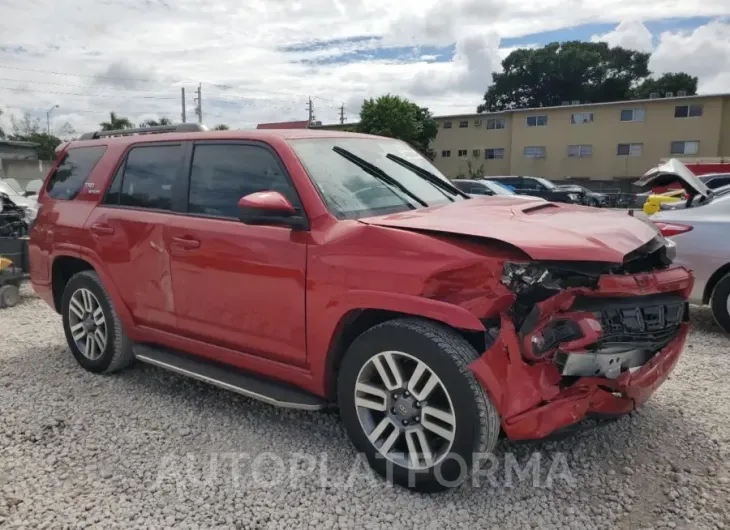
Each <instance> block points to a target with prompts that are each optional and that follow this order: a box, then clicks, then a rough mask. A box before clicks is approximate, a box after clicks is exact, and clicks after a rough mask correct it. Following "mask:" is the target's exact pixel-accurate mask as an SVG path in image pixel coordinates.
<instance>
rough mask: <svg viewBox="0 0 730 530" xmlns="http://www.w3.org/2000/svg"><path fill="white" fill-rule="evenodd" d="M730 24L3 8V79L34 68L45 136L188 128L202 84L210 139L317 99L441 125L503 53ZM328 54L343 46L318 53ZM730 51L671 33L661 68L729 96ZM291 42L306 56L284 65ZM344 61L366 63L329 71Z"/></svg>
mask: <svg viewBox="0 0 730 530" xmlns="http://www.w3.org/2000/svg"><path fill="white" fill-rule="evenodd" d="M727 12H728V8H727V0H705V1H704V2H702V3H699V4H688V3H679V2H676V1H675V0H650V1H649V2H644V3H641V2H636V1H635V0H631V1H630V0H608V1H607V0H601V1H599V0H542V1H541V2H540V3H539V4H536V3H535V2H534V1H533V0H515V1H513V2H507V3H505V2H497V0H486V1H485V0H428V1H427V2H426V3H422V2H417V1H416V0H401V1H399V2H393V1H392V0H362V1H360V2H354V1H346V0H306V1H304V0H210V1H209V2H205V3H202V4H201V3H200V2H199V1H197V0H175V1H174V2H173V1H171V0H38V1H36V2H33V3H30V2H25V1H24V0H4V1H3V9H2V17H1V18H0V35H2V43H0V66H6V67H8V66H9V67H15V68H21V69H23V70H13V69H8V68H0V107H1V108H3V109H4V110H5V111H6V112H13V113H21V112H23V111H31V112H33V113H34V114H35V115H36V116H38V117H40V118H41V119H42V122H43V123H45V113H46V110H47V109H48V108H50V107H51V106H52V105H54V104H58V105H59V106H60V107H59V108H58V109H56V110H54V111H53V114H52V116H53V124H54V125H55V126H60V125H61V124H62V123H63V122H65V121H69V122H70V123H71V124H72V125H73V126H74V127H75V128H76V129H77V130H79V131H84V130H88V129H92V128H95V127H96V126H97V125H98V123H99V122H101V121H102V120H105V119H106V118H107V117H108V113H109V111H112V110H113V111H116V112H117V113H119V114H121V115H124V116H128V117H130V118H131V119H133V121H142V120H144V119H147V118H150V117H153V116H166V117H169V118H171V119H173V120H177V119H178V117H179V115H180V87H181V86H185V87H186V89H187V94H188V98H187V105H188V119H195V117H194V115H193V113H192V106H193V103H192V96H193V91H194V89H195V88H196V87H197V84H198V82H202V83H203V116H204V118H205V121H206V123H208V124H211V125H212V124H215V123H220V122H224V123H228V124H230V125H232V126H234V127H242V126H245V127H251V126H255V125H256V123H259V122H264V121H280V120H281V121H283V120H296V119H303V118H305V117H306V110H305V109H306V102H307V97H308V96H312V98H313V101H314V104H315V113H316V116H317V118H318V119H320V120H322V121H324V122H334V121H336V120H337V119H338V117H339V105H340V104H341V103H343V102H344V103H345V105H346V110H347V113H348V119H349V121H352V120H353V119H356V113H357V111H358V110H359V104H360V103H361V102H362V100H363V98H366V97H373V96H378V95H380V94H384V93H388V92H390V93H393V94H400V95H404V96H407V97H410V98H412V99H413V100H415V101H417V102H418V103H419V104H421V105H424V106H428V107H429V108H431V110H432V111H434V112H435V113H447V112H449V113H450V112H465V111H470V110H473V109H475V107H476V105H477V104H479V102H480V100H481V94H482V93H483V91H484V90H485V88H486V86H487V84H488V83H489V81H490V80H491V72H492V71H493V70H494V69H498V68H499V62H500V61H501V59H503V58H504V56H505V55H506V54H507V53H508V52H509V51H510V50H506V49H504V48H500V39H504V38H507V37H518V36H522V35H528V34H531V33H535V32H541V31H549V30H557V29H561V28H570V27H572V26H575V25H578V24H584V23H588V22H591V23H594V22H608V23H616V24H618V27H617V28H616V30H615V31H613V32H611V33H609V34H607V35H603V36H597V37H596V38H602V39H604V40H609V42H610V41H611V39H615V42H616V43H619V42H620V43H624V44H626V43H631V44H632V45H633V46H635V47H636V46H640V47H642V49H644V48H643V47H644V46H646V43H647V42H650V41H651V37H650V36H647V33H648V32H646V31H644V30H645V29H646V28H644V27H643V26H642V25H641V24H640V23H639V22H624V23H621V24H619V22H621V21H622V20H625V21H638V20H650V19H652V18H657V17H661V18H666V17H687V16H720V15H722V14H727ZM356 37H357V38H356ZM632 39H633V40H632ZM713 39H714V41H713ZM322 41H327V42H330V43H334V44H332V45H329V46H324V45H319V46H313V45H312V43H316V42H320V43H321V42H322ZM729 42H730V39H728V33H727V25H726V24H720V23H716V24H714V25H710V26H706V27H705V28H700V29H697V30H695V31H694V32H690V33H668V34H663V35H661V36H660V40H659V46H658V48H657V50H656V52H655V58H652V68H654V69H655V70H656V71H664V70H680V69H681V70H687V71H691V73H695V75H700V73H701V87H702V89H703V90H705V89H709V88H708V87H710V88H713V89H718V90H719V89H720V88H717V87H722V86H725V87H726V88H728V89H730V87H727V81H728V74H727V72H730V66H728V65H727V62H726V60H727V46H728V43H729ZM698 43H702V44H698ZM293 44H299V45H300V46H299V47H298V48H296V51H290V52H284V51H282V48H284V47H286V46H291V45H293ZM452 44H454V45H455V53H454V56H453V58H452V60H451V61H450V62H433V58H432V57H430V56H431V55H434V53H432V52H431V51H429V50H430V49H431V48H430V47H433V46H447V45H452ZM383 46H386V47H387V46H403V47H408V46H414V47H415V49H414V50H413V53H412V54H411V55H412V57H411V58H409V59H408V60H404V59H398V58H396V57H390V58H383V57H382V56H381V57H380V58H378V57H379V56H378V55H377V53H376V52H377V48H378V47H383ZM673 50H674V51H673ZM342 54H345V56H346V57H350V56H353V55H358V60H357V61H355V62H348V63H343V62H329V63H328V62H327V61H328V60H329V61H332V60H334V59H337V58H338V56H341V55H342ZM368 54H370V56H371V59H370V60H364V57H365V56H367V55H368ZM439 60H442V58H441V59H439ZM302 61H304V62H302ZM307 61H308V62H307ZM723 61H725V62H723ZM711 64H714V65H715V67H714V69H713V68H711V67H705V66H702V65H711ZM723 65H724V66H723ZM28 70H35V71H28ZM48 72H57V73H56V74H51V73H48ZM723 72H725V73H723ZM94 76H96V77H94ZM99 76H101V77H110V78H114V79H103V78H100V77H99ZM145 80H147V81H145ZM0 120H2V118H0ZM3 124H4V126H5V128H7V125H8V124H7V119H5V121H4V122H3Z"/></svg>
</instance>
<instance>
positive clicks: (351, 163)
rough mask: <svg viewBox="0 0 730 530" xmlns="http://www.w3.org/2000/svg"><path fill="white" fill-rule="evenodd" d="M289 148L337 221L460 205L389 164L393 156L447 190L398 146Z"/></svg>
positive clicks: (354, 143)
mask: <svg viewBox="0 0 730 530" xmlns="http://www.w3.org/2000/svg"><path fill="white" fill-rule="evenodd" d="M289 143H290V145H291V146H292V149H294V152H296V154H297V156H298V157H299V160H300V161H301V162H302V164H303V165H304V167H305V169H306V170H307V173H309V177H310V178H311V179H312V182H313V183H314V185H315V186H316V187H317V189H318V190H319V193H320V195H321V196H322V198H323V200H324V202H325V204H326V205H327V207H328V208H329V209H330V211H331V212H332V213H333V214H334V215H335V217H337V218H338V219H359V218H361V217H368V216H373V215H384V214H389V213H396V212H402V211H405V210H412V209H414V208H422V207H424V206H436V205H441V204H447V203H451V202H453V201H460V200H463V198H462V196H460V195H457V194H453V193H450V192H448V191H445V190H444V189H442V188H440V187H439V186H437V185H435V184H434V183H432V182H429V181H428V179H427V178H424V177H423V176H422V175H419V174H417V173H416V172H415V171H413V170H412V169H409V168H408V167H406V166H405V165H403V164H402V163H398V161H397V160H393V159H392V158H389V157H388V155H395V156H396V157H397V158H400V159H403V160H405V161H407V162H410V163H411V164H413V165H415V166H417V167H418V168H421V169H424V170H426V171H428V172H429V173H432V174H433V175H434V176H435V177H437V178H438V179H439V180H442V181H443V182H444V183H445V184H446V186H448V187H451V185H450V184H449V180H448V179H447V178H446V177H444V176H443V174H442V173H441V172H439V170H438V169H436V167H435V166H434V165H433V164H431V163H430V162H429V161H428V160H426V158H424V157H423V156H421V155H420V154H419V153H418V152H417V151H416V150H415V149H413V148H411V147H409V146H408V145H406V144H405V143H403V142H401V141H399V140H391V139H386V138H372V139H371V138H353V137H342V138H306V139H304V138H303V139H294V140H290V141H289ZM362 162H365V163H366V165H369V166H372V167H371V168H370V169H371V171H368V170H367V169H365V168H364V167H362V166H363V164H362ZM383 175H384V176H385V178H383Z"/></svg>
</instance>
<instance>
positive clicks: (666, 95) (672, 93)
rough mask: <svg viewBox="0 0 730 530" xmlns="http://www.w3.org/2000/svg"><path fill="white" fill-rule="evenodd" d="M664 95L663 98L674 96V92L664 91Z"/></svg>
mask: <svg viewBox="0 0 730 530" xmlns="http://www.w3.org/2000/svg"><path fill="white" fill-rule="evenodd" d="M664 97H665V98H673V97H674V92H666V93H665V94H664Z"/></svg>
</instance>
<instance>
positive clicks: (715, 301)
mask: <svg viewBox="0 0 730 530" xmlns="http://www.w3.org/2000/svg"><path fill="white" fill-rule="evenodd" d="M710 307H711V308H712V316H714V317H715V322H717V324H718V325H719V326H720V327H721V328H722V329H723V331H725V332H726V333H730V273H729V274H726V275H725V276H723V277H722V278H720V281H719V282H717V285H715V288H714V289H713V290H712V297H711V298H710Z"/></svg>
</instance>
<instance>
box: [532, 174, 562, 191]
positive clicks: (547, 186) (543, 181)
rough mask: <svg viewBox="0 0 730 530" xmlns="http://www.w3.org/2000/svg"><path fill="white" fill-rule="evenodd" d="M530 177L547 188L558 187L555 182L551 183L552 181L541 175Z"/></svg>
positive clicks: (553, 188)
mask: <svg viewBox="0 0 730 530" xmlns="http://www.w3.org/2000/svg"><path fill="white" fill-rule="evenodd" d="M531 178H534V179H535V180H536V181H538V182H539V183H540V184H542V185H543V186H545V187H546V188H547V189H549V190H556V189H558V187H557V186H556V185H555V184H553V183H552V182H550V181H549V180H548V179H544V178H542V177H531Z"/></svg>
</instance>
